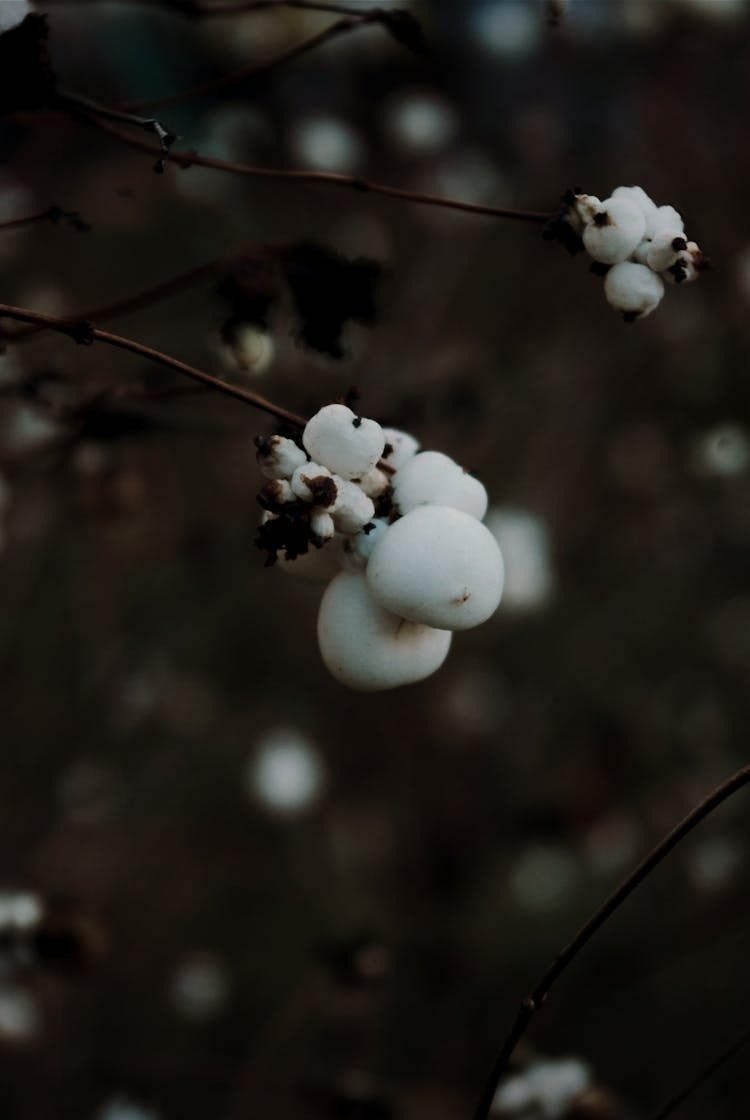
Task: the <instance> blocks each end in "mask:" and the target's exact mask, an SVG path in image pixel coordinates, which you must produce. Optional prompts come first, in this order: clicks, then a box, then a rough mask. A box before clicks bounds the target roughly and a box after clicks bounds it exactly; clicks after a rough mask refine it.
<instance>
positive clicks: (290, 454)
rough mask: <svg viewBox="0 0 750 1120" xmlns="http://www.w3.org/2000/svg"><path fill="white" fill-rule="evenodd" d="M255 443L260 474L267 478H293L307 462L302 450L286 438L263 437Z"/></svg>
mask: <svg viewBox="0 0 750 1120" xmlns="http://www.w3.org/2000/svg"><path fill="white" fill-rule="evenodd" d="M255 442H256V444H257V447H258V450H257V453H256V459H257V460H258V466H259V467H260V473H261V474H262V475H265V477H266V478H291V477H292V475H293V474H294V472H295V471H296V469H297V467H299V466H301V465H302V463H306V462H307V455H305V453H304V451H303V450H302V448H301V447H297V444H296V443H295V442H294V440H291V439H287V438H286V436H268V437H265V436H261V437H260V438H259V439H257V440H256V441H255Z"/></svg>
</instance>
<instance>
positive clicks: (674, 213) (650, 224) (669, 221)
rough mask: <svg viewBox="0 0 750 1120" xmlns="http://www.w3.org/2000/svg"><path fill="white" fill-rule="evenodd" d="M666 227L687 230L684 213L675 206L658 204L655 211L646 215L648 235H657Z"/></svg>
mask: <svg viewBox="0 0 750 1120" xmlns="http://www.w3.org/2000/svg"><path fill="white" fill-rule="evenodd" d="M665 229H676V230H679V231H680V232H681V233H682V232H684V230H685V223H684V221H683V220H682V214H680V212H679V210H675V208H674V206H657V208H656V210H654V211H653V213H651V214H648V215H647V216H646V236H647V237H656V235H657V233H661V232H662V230H665Z"/></svg>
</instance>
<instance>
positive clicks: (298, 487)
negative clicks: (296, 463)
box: [292, 462, 338, 509]
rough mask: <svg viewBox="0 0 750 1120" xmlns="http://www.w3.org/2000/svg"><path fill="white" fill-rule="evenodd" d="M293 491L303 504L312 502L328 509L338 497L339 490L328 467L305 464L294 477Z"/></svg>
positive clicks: (318, 464)
mask: <svg viewBox="0 0 750 1120" xmlns="http://www.w3.org/2000/svg"><path fill="white" fill-rule="evenodd" d="M292 490H293V491H294V493H295V494H296V495H297V497H298V498H299V499H300V501H303V502H312V503H314V504H315V505H318V506H324V507H325V508H326V509H328V508H329V507H330V506H332V505H333V504H334V502H335V501H336V499H337V497H338V489H337V487H336V483H335V481H334V479H333V475H332V474H331V472H330V471H329V469H328V467H324V466H321V464H320V463H312V462H310V463H303V464H302V466H300V467H297V469H296V471H295V472H294V474H293V475H292Z"/></svg>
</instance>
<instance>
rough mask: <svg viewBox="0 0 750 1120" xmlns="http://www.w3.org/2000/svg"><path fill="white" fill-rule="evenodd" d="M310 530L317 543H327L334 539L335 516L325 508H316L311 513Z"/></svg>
mask: <svg viewBox="0 0 750 1120" xmlns="http://www.w3.org/2000/svg"><path fill="white" fill-rule="evenodd" d="M310 532H311V534H312V536H313V538H314V539H315V543H316V544H321V545H322V544H325V542H326V541H330V540H333V537H334V534H335V532H336V529H335V526H334V524H333V518H332V517H331V515H330V513H326V511H325V510H324V509H314V510H313V512H312V514H311V515H310Z"/></svg>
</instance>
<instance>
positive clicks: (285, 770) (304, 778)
mask: <svg viewBox="0 0 750 1120" xmlns="http://www.w3.org/2000/svg"><path fill="white" fill-rule="evenodd" d="M323 782H324V772H323V764H322V762H321V760H320V757H319V755H318V753H317V751H316V749H315V747H314V746H313V744H312V742H311V741H310V740H309V739H308V738H307V736H306V735H305V734H304V732H302V731H299V730H298V729H296V728H294V727H276V728H273V729H272V730H270V731H268V732H267V733H266V734H265V735H264V736H263V737H262V738H261V739H260V741H259V742H258V743H257V745H256V748H255V750H254V751H253V753H252V755H251V756H250V759H249V760H248V764H247V769H246V783H247V790H248V793H249V794H250V795H251V796H252V797H253V798H255V799H257V800H260V801H261V802H262V803H263V804H264V805H266V806H267V807H268V808H269V809H273V810H275V811H276V812H279V813H289V814H292V813H298V812H301V811H302V810H304V809H306V808H308V807H309V806H311V805H312V804H314V802H315V801H316V800H317V798H318V797H319V795H320V793H321V791H322V788H323Z"/></svg>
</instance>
